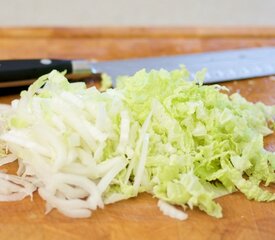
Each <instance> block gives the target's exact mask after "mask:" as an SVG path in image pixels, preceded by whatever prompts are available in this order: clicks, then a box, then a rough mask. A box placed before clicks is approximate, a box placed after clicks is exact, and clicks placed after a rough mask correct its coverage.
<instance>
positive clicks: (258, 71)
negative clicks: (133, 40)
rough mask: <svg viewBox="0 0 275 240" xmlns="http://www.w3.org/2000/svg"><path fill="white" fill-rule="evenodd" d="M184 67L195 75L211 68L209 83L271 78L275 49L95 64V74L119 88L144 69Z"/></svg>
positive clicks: (255, 49) (206, 79) (274, 71)
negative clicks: (118, 82)
mask: <svg viewBox="0 0 275 240" xmlns="http://www.w3.org/2000/svg"><path fill="white" fill-rule="evenodd" d="M180 65H185V66H186V67H187V68H188V70H189V71H190V73H191V75H194V74H195V72H197V71H198V70H201V69H202V68H207V70H208V73H207V75H206V78H205V83H217V82H224V81H230V80H238V79H245V78H252V77H261V76H268V75H273V74H275V47H267V48H251V49H240V50H227V51H217V52H208V53H199V54H188V55H175V56H164V57H152V58H136V59H127V60H115V61H105V62H95V63H92V72H93V73H107V74H108V75H110V76H111V78H112V80H113V85H114V86H115V85H116V78H117V77H118V76H121V75H132V74H134V73H135V72H137V71H139V70H141V69H143V68H145V69H146V70H148V71H149V70H151V69H156V70H159V69H161V68H163V69H166V70H169V71H171V70H174V69H177V68H179V67H180Z"/></svg>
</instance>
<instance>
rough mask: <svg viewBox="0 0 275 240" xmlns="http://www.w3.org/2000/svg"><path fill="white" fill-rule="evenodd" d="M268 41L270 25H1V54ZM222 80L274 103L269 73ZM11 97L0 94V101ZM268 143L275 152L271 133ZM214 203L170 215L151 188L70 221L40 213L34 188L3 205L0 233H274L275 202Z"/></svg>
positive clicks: (103, 54) (131, 53)
mask: <svg viewBox="0 0 275 240" xmlns="http://www.w3.org/2000/svg"><path fill="white" fill-rule="evenodd" d="M270 45H274V46H275V28H265V29H263V28H261V29H256V28H251V29H241V28H238V29H236V28H231V29H219V28H92V29H90V28H85V29H83V28H82V29H80V28H74V29H72V28H70V29H64V28H46V29H45V28H44V29H42V28H36V29H34V28H28V29H26V28H23V29H18V28H13V29H10V28H9V29H0V59H12V58H17V59H20V58H21V59H22V58H68V59H70V58H86V59H98V60H103V59H116V58H129V57H144V56H159V55H166V54H180V53H191V52H202V51H209V50H219V49H231V48H242V47H252V46H270ZM225 85H226V86H228V87H229V88H230V89H231V90H232V92H235V91H239V92H240V93H241V94H242V95H243V96H245V97H246V98H247V99H248V100H250V101H253V102H256V101H262V102H264V103H266V104H275V80H274V77H267V78H259V79H251V80H245V81H238V82H237V81H234V82H230V83H227V84H225ZM2 91H3V90H2V89H0V92H1V94H2V93H3V92H2ZM16 97H18V96H17V95H9V96H4V97H3V96H2V97H0V103H9V102H10V101H11V100H12V99H14V98H16ZM265 146H266V148H267V149H268V150H270V151H275V136H274V134H273V135H272V136H269V137H267V138H266V139H265ZM13 167H15V166H13ZM274 189H275V186H274V185H273V190H274ZM217 202H219V203H220V204H221V206H222V207H223V215H224V217H223V218H222V219H215V218H212V217H209V216H207V215H206V214H205V213H202V212H201V211H199V210H197V209H194V210H193V211H190V210H188V211H187V213H188V214H189V219H188V220H186V221H183V222H181V221H177V220H174V219H171V218H168V217H166V216H164V215H163V214H162V213H160V211H159V210H158V208H157V206H156V203H157V200H156V199H154V198H152V197H151V196H150V195H149V194H141V195H140V196H139V197H137V198H134V199H129V200H126V201H122V202H119V203H116V204H113V205H108V206H105V208H104V209H100V210H97V211H95V212H94V213H93V215H92V217H91V218H89V219H70V218H67V217H64V216H62V215H61V214H59V213H58V212H57V211H53V212H51V213H50V214H48V215H44V212H45V204H44V202H43V201H42V200H41V199H40V197H39V196H38V195H37V194H34V198H33V201H31V200H30V199H29V198H27V199H24V200H23V201H21V202H12V203H0V216H1V220H0V239H7V240H8V239H18V240H20V239H22V240H23V239H24V240H26V239H58V240H60V239H81V240H84V239H144V240H146V239H158V240H161V239H211V240H212V239H214V240H215V239H217V240H218V239H235V240H237V239H250V240H252V239H275V202H272V203H259V202H254V201H249V200H247V199H246V198H245V197H244V196H243V195H242V194H240V193H234V194H232V195H229V196H225V197H223V198H220V199H217Z"/></svg>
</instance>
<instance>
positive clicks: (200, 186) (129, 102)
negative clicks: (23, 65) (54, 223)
mask: <svg viewBox="0 0 275 240" xmlns="http://www.w3.org/2000/svg"><path fill="white" fill-rule="evenodd" d="M203 75H204V72H198V73H197V75H196V76H195V79H194V80H193V81H189V74H188V71H187V70H186V69H184V68H182V69H179V70H174V71H172V72H168V71H165V70H160V71H155V70H152V71H151V72H149V73H147V72H146V71H144V70H141V71H139V72H137V73H136V74H135V75H134V76H131V77H121V78H120V79H119V83H118V87H117V88H115V89H108V90H106V91H105V92H99V91H98V90H97V89H96V88H94V87H92V88H86V86H85V84H84V83H69V82H68V81H67V79H66V78H65V77H64V75H63V74H62V73H59V72H57V71H52V72H51V73H50V74H48V75H45V76H42V77H41V78H39V79H38V80H37V81H36V82H35V83H34V84H33V85H31V86H30V87H29V89H28V91H23V92H22V93H21V97H20V99H19V100H14V101H13V102H12V104H11V106H4V105H3V106H1V108H0V149H1V150H0V165H1V166H2V165H5V164H8V163H11V162H13V161H18V164H19V168H18V171H17V175H16V176H15V175H10V174H8V173H6V172H5V171H4V170H2V171H1V172H0V201H16V200H21V199H23V198H25V197H26V196H32V194H33V192H34V191H36V190H37V191H38V193H39V195H40V196H41V197H42V198H43V199H44V200H45V201H46V212H50V211H51V210H52V209H53V208H56V209H57V210H58V211H59V212H61V213H63V214H64V215H66V216H69V217H75V218H80V217H89V216H90V215H91V213H92V211H93V210H96V209H97V208H103V207H104V204H109V203H114V202H117V201H120V200H123V199H127V198H130V197H135V196H137V195H138V193H140V192H148V193H150V194H152V195H153V196H154V197H156V198H158V199H159V202H158V206H159V207H160V210H161V211H162V212H163V213H164V214H166V215H168V216H171V217H174V218H177V219H181V220H184V219H186V218H187V214H186V213H185V212H184V211H182V210H180V209H179V208H176V207H174V205H177V206H181V207H183V209H185V208H188V207H189V208H191V209H192V208H193V207H198V208H199V209H201V210H202V211H204V212H206V213H207V214H209V215H211V216H214V217H217V218H220V217H222V208H221V206H220V205H219V204H218V203H216V202H215V198H217V197H220V196H223V195H226V194H229V193H232V192H234V191H240V192H242V193H243V194H244V195H245V196H246V197H247V198H248V199H254V200H257V201H272V200H274V199H275V194H274V193H271V192H269V191H266V190H264V189H262V188H261V187H260V184H261V183H264V184H265V185H269V184H270V183H272V182H275V174H274V169H275V153H272V152H268V151H266V150H265V149H264V147H263V137H264V136H266V135H268V134H271V133H272V130H271V129H270V128H269V126H272V125H273V126H274V116H275V106H266V105H264V104H262V103H256V104H253V103H250V102H248V101H246V100H245V99H244V98H243V97H241V96H240V95H239V94H233V95H231V96H229V95H228V94H225V93H223V92H224V91H227V89H226V88H225V87H221V86H218V85H212V86H204V85H202V81H203ZM2 169H3V167H2Z"/></svg>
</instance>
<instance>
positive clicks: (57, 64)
mask: <svg viewBox="0 0 275 240" xmlns="http://www.w3.org/2000/svg"><path fill="white" fill-rule="evenodd" d="M53 69H56V70H58V71H64V70H67V73H68V74H69V73H72V62H71V61H69V60H58V59H27V60H25V59H24V60H0V82H8V81H15V80H26V79H36V78H38V77H40V76H41V75H44V74H47V73H49V72H50V71H52V70H53Z"/></svg>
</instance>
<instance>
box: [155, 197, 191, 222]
mask: <svg viewBox="0 0 275 240" xmlns="http://www.w3.org/2000/svg"><path fill="white" fill-rule="evenodd" d="M158 207H159V209H160V211H161V212H162V213H163V214H164V215H166V216H169V217H171V218H176V219H178V220H186V219H187V218H188V215H187V214H186V213H185V212H183V211H181V210H179V209H177V208H176V207H174V206H172V205H171V204H169V203H167V202H165V201H163V200H158Z"/></svg>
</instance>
